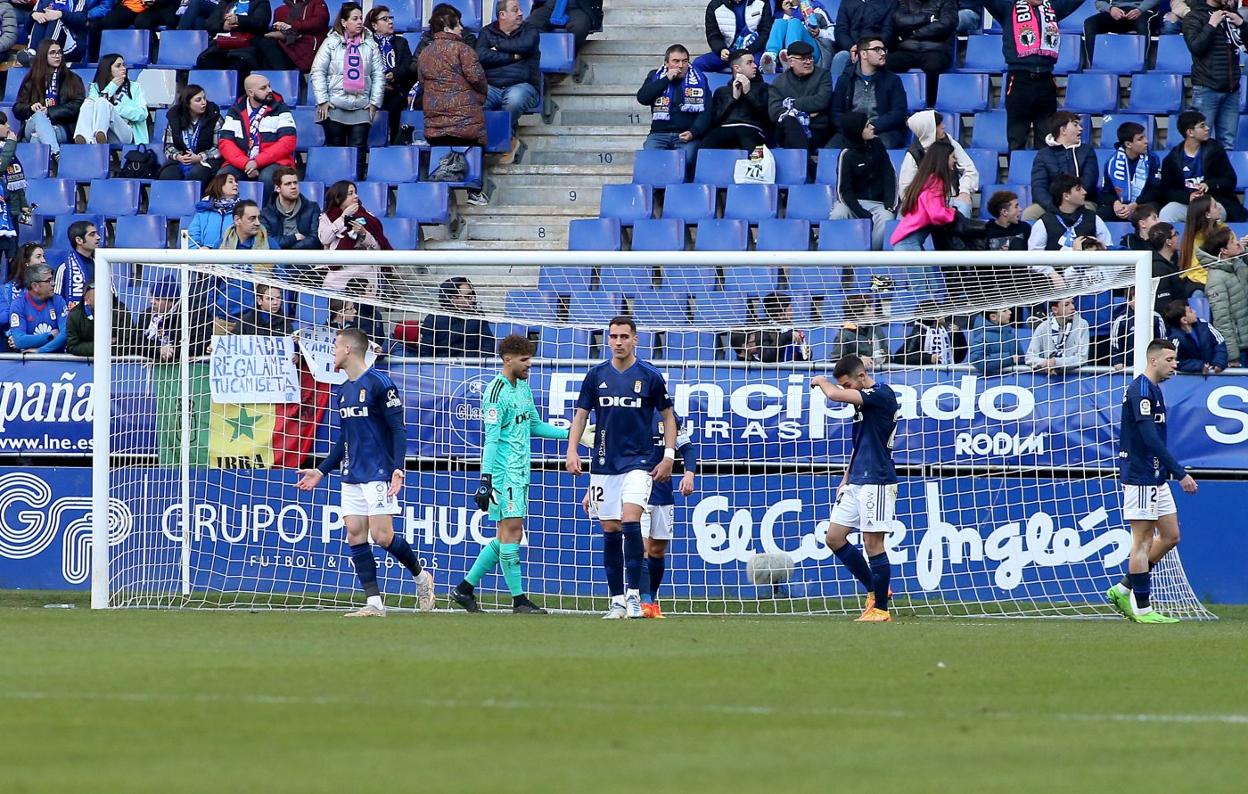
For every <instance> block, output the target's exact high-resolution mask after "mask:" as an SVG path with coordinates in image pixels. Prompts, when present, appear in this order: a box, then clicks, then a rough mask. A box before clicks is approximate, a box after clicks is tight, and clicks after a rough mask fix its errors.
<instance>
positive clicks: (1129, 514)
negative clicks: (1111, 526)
mask: <svg viewBox="0 0 1248 794" xmlns="http://www.w3.org/2000/svg"><path fill="white" fill-rule="evenodd" d="M1177 512H1179V511H1178V508H1176V507H1175V506H1174V493H1173V492H1172V491H1171V490H1170V483H1168V482H1163V483H1162V484H1161V485H1127V484H1126V483H1123V485H1122V517H1123V518H1124V519H1126V520H1127V521H1156V520H1157V519H1159V518H1161V517H1162V516H1168V515H1173V514H1174V513H1177Z"/></svg>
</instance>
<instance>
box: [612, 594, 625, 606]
mask: <svg viewBox="0 0 1248 794" xmlns="http://www.w3.org/2000/svg"><path fill="white" fill-rule="evenodd" d="M616 604H619V605H620V606H624V596H622V595H613V596H611V606H615V605H616Z"/></svg>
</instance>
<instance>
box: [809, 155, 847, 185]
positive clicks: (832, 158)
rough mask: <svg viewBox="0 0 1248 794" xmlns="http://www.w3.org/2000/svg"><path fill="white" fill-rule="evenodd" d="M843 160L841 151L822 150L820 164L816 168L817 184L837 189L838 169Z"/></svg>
mask: <svg viewBox="0 0 1248 794" xmlns="http://www.w3.org/2000/svg"><path fill="white" fill-rule="evenodd" d="M840 159H841V150H840V149H820V150H819V162H818V164H817V165H816V166H815V184H817V185H830V186H832V188H834V189H835V188H836V169H837V164H838V162H839V161H840Z"/></svg>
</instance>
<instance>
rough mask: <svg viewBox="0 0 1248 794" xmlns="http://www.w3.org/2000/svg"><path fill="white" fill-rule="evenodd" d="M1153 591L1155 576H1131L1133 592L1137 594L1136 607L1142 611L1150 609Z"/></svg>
mask: <svg viewBox="0 0 1248 794" xmlns="http://www.w3.org/2000/svg"><path fill="white" fill-rule="evenodd" d="M1152 590H1153V575H1152V574H1151V573H1148V572H1147V571H1145V572H1144V573H1133V574H1131V592H1132V593H1135V605H1136V606H1137V607H1139V608H1140V609H1147V608H1148V605H1149V604H1148V597H1149V595H1150V594H1151V593H1152Z"/></svg>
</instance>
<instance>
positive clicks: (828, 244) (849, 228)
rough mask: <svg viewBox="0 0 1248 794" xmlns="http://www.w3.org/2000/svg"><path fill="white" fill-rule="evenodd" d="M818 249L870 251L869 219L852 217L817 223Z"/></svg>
mask: <svg viewBox="0 0 1248 794" xmlns="http://www.w3.org/2000/svg"><path fill="white" fill-rule="evenodd" d="M819 250H820V251H870V250H871V221H869V220H867V219H864V218H853V219H851V220H843V221H823V222H822V223H820V224H819Z"/></svg>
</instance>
